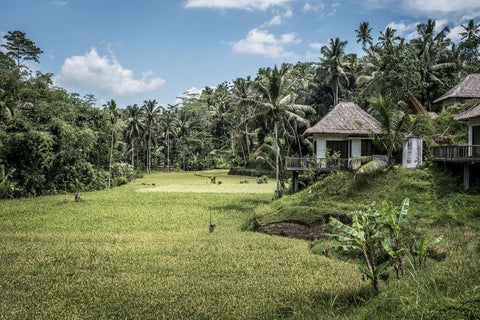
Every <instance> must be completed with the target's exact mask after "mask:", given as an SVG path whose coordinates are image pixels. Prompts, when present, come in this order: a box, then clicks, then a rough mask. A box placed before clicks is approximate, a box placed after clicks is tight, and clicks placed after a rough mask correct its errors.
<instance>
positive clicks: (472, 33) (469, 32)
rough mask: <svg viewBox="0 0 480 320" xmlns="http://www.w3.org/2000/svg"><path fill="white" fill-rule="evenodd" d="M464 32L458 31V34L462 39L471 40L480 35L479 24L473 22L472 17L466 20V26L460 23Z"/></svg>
mask: <svg viewBox="0 0 480 320" xmlns="http://www.w3.org/2000/svg"><path fill="white" fill-rule="evenodd" d="M461 27H462V28H463V30H465V31H464V32H460V35H461V36H462V40H467V41H472V40H476V39H478V38H479V36H480V24H475V22H474V21H473V19H470V20H468V23H467V25H466V26H464V25H463V24H462V25H461Z"/></svg>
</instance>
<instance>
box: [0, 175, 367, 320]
mask: <svg viewBox="0 0 480 320" xmlns="http://www.w3.org/2000/svg"><path fill="white" fill-rule="evenodd" d="M196 174H197V175H195V173H154V174H151V175H146V176H145V178H144V179H141V180H137V181H135V182H134V183H132V184H130V185H126V186H122V187H119V188H115V189H111V190H104V191H100V192H93V193H84V194H82V199H83V200H82V201H81V202H78V203H77V202H74V201H73V195H68V196H67V197H66V198H65V196H64V195H56V196H45V197H39V198H27V199H17V200H8V201H1V202H0V274H1V277H0V288H1V290H0V318H4V319H32V318H36V319H85V318H89V319H105V318H114V319H125V318H132V319H159V318H160V319H161V318H165V319H173V318H179V319H225V318H230V319H232V318H235V319H252V318H253V319H255V318H275V317H277V318H278V317H283V316H290V315H293V314H295V312H296V311H297V310H302V309H305V308H306V309H314V308H315V309H316V308H320V309H321V306H323V305H325V304H328V301H329V299H330V300H331V297H338V298H337V301H338V303H342V301H343V303H345V301H351V300H352V299H353V298H355V297H357V296H359V295H364V294H365V293H368V290H369V288H368V283H367V282H362V281H361V276H360V275H359V273H358V271H357V269H356V267H355V266H354V265H351V264H347V263H343V262H338V261H334V260H330V259H327V258H325V257H323V256H318V255H313V254H311V253H310V252H309V250H308V243H307V242H305V241H301V240H294V239H287V238H281V237H273V236H267V235H264V234H259V233H254V232H244V231H241V229H242V225H244V224H245V222H246V221H248V219H249V218H250V217H251V216H252V215H253V212H254V210H255V208H256V207H258V206H259V205H264V204H266V203H268V202H270V201H271V198H272V195H273V191H274V187H275V185H274V183H273V181H270V183H268V184H257V183H256V179H255V178H251V177H238V176H228V175H227V174H226V171H211V172H198V173H196ZM212 175H215V176H216V180H217V183H218V181H221V182H222V183H221V184H220V185H218V184H216V185H212V184H210V180H209V179H208V176H212ZM245 180H247V181H248V183H245ZM240 181H242V182H243V183H242V184H241V183H240ZM182 186H183V187H184V189H183V190H182ZM145 189H151V191H154V192H141V191H142V190H145ZM211 190H215V192H211ZM65 199H66V201H65ZM210 215H212V219H213V222H214V223H215V224H216V225H217V227H216V229H215V232H214V233H209V232H208V225H209V219H210Z"/></svg>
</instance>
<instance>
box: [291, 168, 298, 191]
mask: <svg viewBox="0 0 480 320" xmlns="http://www.w3.org/2000/svg"><path fill="white" fill-rule="evenodd" d="M292 183H293V192H297V191H298V171H293V174H292Z"/></svg>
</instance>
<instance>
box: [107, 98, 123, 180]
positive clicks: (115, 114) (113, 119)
mask: <svg viewBox="0 0 480 320" xmlns="http://www.w3.org/2000/svg"><path fill="white" fill-rule="evenodd" d="M104 107H105V111H106V112H107V114H108V116H109V117H110V123H111V124H112V139H111V144H110V161H109V164H108V187H109V188H110V187H111V179H112V160H113V143H114V141H115V124H116V123H117V121H118V118H119V117H120V110H119V109H118V108H117V103H116V102H115V100H113V99H112V100H110V101H108V102H107V103H106V104H105V105H104Z"/></svg>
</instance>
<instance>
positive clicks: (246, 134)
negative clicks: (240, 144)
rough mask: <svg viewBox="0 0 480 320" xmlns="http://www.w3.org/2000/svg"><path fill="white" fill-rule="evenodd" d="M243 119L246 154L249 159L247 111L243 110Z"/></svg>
mask: <svg viewBox="0 0 480 320" xmlns="http://www.w3.org/2000/svg"><path fill="white" fill-rule="evenodd" d="M243 116H244V119H245V141H246V145H247V155H248V159H250V140H249V139H248V125H247V111H246V110H245V111H244V114H243Z"/></svg>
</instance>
